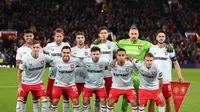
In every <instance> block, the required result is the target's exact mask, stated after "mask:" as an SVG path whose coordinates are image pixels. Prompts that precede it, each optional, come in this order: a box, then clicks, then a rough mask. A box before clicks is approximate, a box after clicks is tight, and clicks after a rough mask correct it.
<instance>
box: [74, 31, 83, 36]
mask: <svg viewBox="0 0 200 112" xmlns="http://www.w3.org/2000/svg"><path fill="white" fill-rule="evenodd" d="M78 35H83V36H84V37H85V33H84V32H82V31H79V32H77V33H76V37H77V36H78Z"/></svg>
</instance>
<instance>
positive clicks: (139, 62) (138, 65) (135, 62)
mask: <svg viewBox="0 0 200 112" xmlns="http://www.w3.org/2000/svg"><path fill="white" fill-rule="evenodd" d="M132 63H133V64H134V65H135V67H136V68H139V67H140V65H141V63H142V61H139V60H137V59H134V60H133V61H132Z"/></svg>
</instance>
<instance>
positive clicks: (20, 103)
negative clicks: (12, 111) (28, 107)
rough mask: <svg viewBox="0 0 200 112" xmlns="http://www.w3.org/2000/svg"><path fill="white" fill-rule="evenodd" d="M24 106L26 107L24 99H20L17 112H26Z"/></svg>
mask: <svg viewBox="0 0 200 112" xmlns="http://www.w3.org/2000/svg"><path fill="white" fill-rule="evenodd" d="M23 106H24V97H18V99H17V105H16V112H25V111H24V108H23Z"/></svg>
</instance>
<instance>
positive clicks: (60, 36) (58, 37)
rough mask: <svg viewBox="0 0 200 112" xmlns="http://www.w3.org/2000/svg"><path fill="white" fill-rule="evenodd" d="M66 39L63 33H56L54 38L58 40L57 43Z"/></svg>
mask: <svg viewBox="0 0 200 112" xmlns="http://www.w3.org/2000/svg"><path fill="white" fill-rule="evenodd" d="M63 39H64V35H63V34H62V33H56V34H55V35H54V40H55V41H56V43H57V44H61V43H62V41H63Z"/></svg>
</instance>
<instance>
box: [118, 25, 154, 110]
mask: <svg viewBox="0 0 200 112" xmlns="http://www.w3.org/2000/svg"><path fill="white" fill-rule="evenodd" d="M129 37H130V39H122V40H120V41H119V42H118V43H117V46H118V47H119V48H123V49H125V50H126V53H127V55H128V56H131V57H134V58H136V59H138V60H143V59H144V55H145V53H146V52H147V51H148V50H149V48H150V47H151V46H152V44H151V43H150V42H148V41H145V40H140V39H138V37H139V31H138V29H137V28H136V26H134V25H133V26H131V28H130V30H129ZM133 82H134V89H135V91H136V93H137V91H138V87H139V83H140V82H139V77H138V72H137V71H135V70H134V71H133ZM127 109H128V102H127V100H126V99H124V98H123V101H122V106H121V112H126V111H127Z"/></svg>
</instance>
